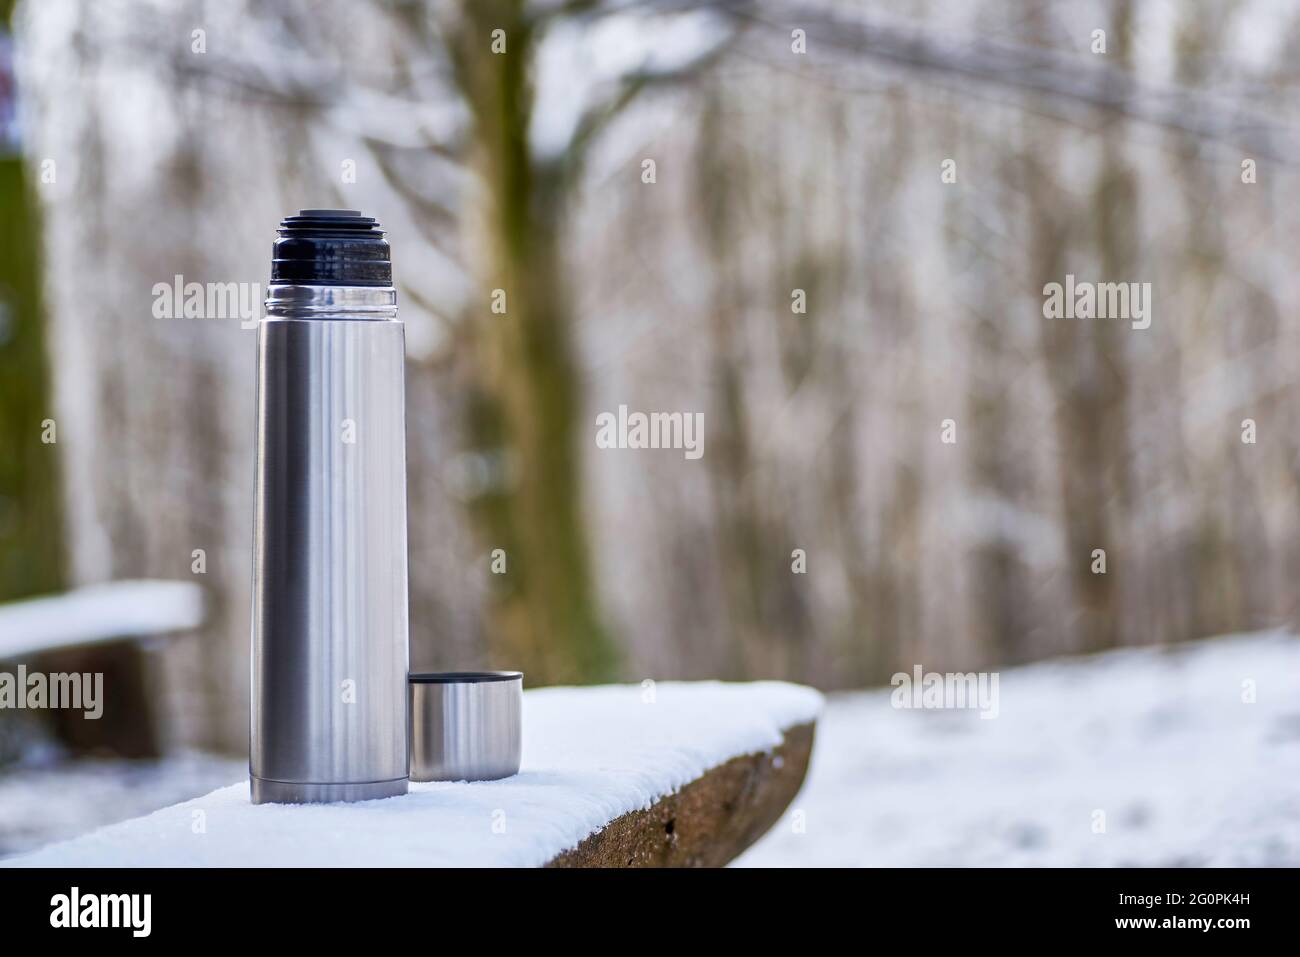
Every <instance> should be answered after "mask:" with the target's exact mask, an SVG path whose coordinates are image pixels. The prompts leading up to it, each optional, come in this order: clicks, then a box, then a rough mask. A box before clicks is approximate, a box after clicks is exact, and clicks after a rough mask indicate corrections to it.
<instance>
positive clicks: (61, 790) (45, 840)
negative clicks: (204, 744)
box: [0, 752, 248, 858]
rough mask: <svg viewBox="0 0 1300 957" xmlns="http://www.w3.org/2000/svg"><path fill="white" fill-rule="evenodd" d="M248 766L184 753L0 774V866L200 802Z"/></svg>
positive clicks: (244, 773)
mask: <svg viewBox="0 0 1300 957" xmlns="http://www.w3.org/2000/svg"><path fill="white" fill-rule="evenodd" d="M247 774H248V762H247V761H244V760H237V759H235V758H220V757H214V756H212V755H209V754H202V753H199V752H187V753H182V754H178V755H175V756H173V757H169V758H167V759H165V760H162V761H116V760H114V761H110V760H96V761H77V762H71V763H58V764H48V765H43V766H37V767H23V768H0V858H4V857H6V856H8V855H12V854H20V853H23V852H24V851H32V850H35V849H36V848H38V847H41V846H43V845H45V844H49V843H51V842H53V841H62V840H65V839H67V838H70V837H75V836H76V835H78V834H84V833H85V832H86V831H90V830H93V829H94V828H97V827H102V826H103V825H105V824H113V823H115V822H117V821H124V820H126V819H127V818H132V817H137V816H139V815H141V814H148V813H150V812H151V811H156V810H158V808H160V807H165V806H166V805H168V804H175V803H176V802H178V801H186V800H189V799H190V798H192V797H196V796H198V795H200V794H206V793H207V792H208V791H211V790H212V789H213V788H215V787H219V786H221V785H223V784H229V783H230V782H231V781H236V780H238V779H240V778H241V777H246V776H247Z"/></svg>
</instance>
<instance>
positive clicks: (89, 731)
mask: <svg viewBox="0 0 1300 957" xmlns="http://www.w3.org/2000/svg"><path fill="white" fill-rule="evenodd" d="M202 621H203V593H202V590H201V589H200V588H199V586H198V585H196V584H194V583H193V582H183V581H147V580H146V581H119V582H109V583H107V584H102V585H88V586H86V587H84V588H78V589H75V590H73V591H70V592H65V593H63V594H58V595H50V596H46V597H42V598H31V599H27V600H25V601H17V602H9V603H7V604H3V605H0V667H4V666H11V665H23V666H26V667H27V668H28V669H29V670H36V671H41V672H89V673H92V674H93V673H96V672H99V673H102V674H103V675H104V680H103V686H104V687H111V688H112V694H111V696H109V697H108V698H107V700H106V701H105V702H104V709H103V714H102V715H101V716H100V718H99V719H98V720H95V721H87V720H85V719H84V718H83V716H82V715H81V714H80V713H78V712H67V711H52V712H50V717H51V718H52V720H53V721H54V723H55V726H56V731H57V733H58V734H59V737H60V738H62V739H63V741H64V743H65V744H67V745H69V746H70V747H72V748H73V749H74V750H81V751H99V750H107V751H111V752H115V753H118V754H122V755H125V756H128V757H150V756H154V755H157V754H158V753H159V752H160V750H161V741H162V735H161V733H160V730H159V728H158V721H157V720H156V718H155V717H154V716H155V714H156V710H157V709H156V708H155V707H154V706H153V702H154V700H155V698H156V695H154V694H151V693H150V688H149V676H148V668H147V662H146V658H145V653H144V651H143V649H142V648H141V643H143V642H147V641H150V640H155V639H157V638H159V637H161V636H164V635H168V634H174V633H176V632H182V631H188V630H190V629H193V628H196V627H197V626H198V625H200V624H201V623H202Z"/></svg>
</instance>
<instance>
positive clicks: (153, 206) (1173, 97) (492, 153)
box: [0, 0, 1300, 773]
mask: <svg viewBox="0 0 1300 957" xmlns="http://www.w3.org/2000/svg"><path fill="white" fill-rule="evenodd" d="M0 11H3V12H4V13H6V14H7V15H8V16H6V18H5V19H6V20H7V21H9V22H10V23H11V30H12V33H11V36H10V38H9V39H6V41H5V45H4V46H3V48H0V55H2V56H3V62H4V87H3V88H2V89H0V110H3V113H2V114H0V120H2V121H3V130H4V153H5V155H4V157H3V158H2V159H0V202H3V216H4V223H5V225H4V230H3V238H2V239H0V243H2V245H0V286H2V287H3V295H4V312H3V317H2V318H0V399H2V402H3V404H2V405H0V599H3V600H6V601H10V600H17V599H22V598H26V597H29V596H32V595H38V594H51V593H59V592H62V591H65V590H68V589H71V588H75V587H77V586H82V585H87V584H92V583H101V582H109V581H117V580H127V579H167V580H183V581H188V582H194V583H196V584H198V585H199V586H200V587H201V588H202V591H203V595H204V600H205V615H204V622H203V624H202V626H201V627H199V628H196V629H187V630H185V631H184V632H183V633H179V634H176V635H173V636H170V637H167V638H164V639H160V640H159V641H158V642H157V643H156V644H154V645H153V646H151V649H150V650H149V651H148V652H147V662H146V666H144V667H146V671H147V681H148V685H147V687H148V688H150V689H152V690H150V691H149V695H148V696H149V700H150V702H151V703H152V706H153V707H155V708H157V709H158V713H157V715H156V716H155V720H156V721H157V724H158V726H159V727H160V728H161V729H163V730H162V734H163V739H164V740H163V741H162V743H161V744H160V745H159V746H160V747H163V748H166V749H181V750H183V751H184V750H188V749H198V750H201V751H203V752H208V753H215V754H222V755H229V756H231V759H232V760H234V761H237V760H238V759H239V757H240V756H241V755H243V754H244V753H245V749H246V745H247V734H248V731H247V702H248V640H249V634H248V625H249V600H250V596H249V585H250V575H251V570H250V554H251V532H252V475H253V462H252V453H253V444H252V438H253V403H254V398H255V392H254V351H255V335H256V334H255V332H252V331H249V330H247V329H245V328H241V323H240V321H239V319H238V317H231V318H223V319H157V318H154V316H153V311H152V310H153V304H154V291H153V289H154V286H155V284H156V283H171V282H172V281H173V277H174V276H177V275H181V276H183V277H184V279H185V281H187V282H191V281H192V282H200V283H208V282H221V283H226V282H240V283H261V284H263V286H264V285H265V282H266V280H267V278H268V274H269V266H268V256H269V251H270V243H271V240H272V238H273V230H274V227H275V225H276V224H277V223H278V221H279V219H280V218H281V217H282V216H284V215H286V214H288V213H291V212H293V211H296V210H297V209H298V208H299V207H320V206H340V207H350V208H354V209H360V210H363V211H364V212H365V213H366V214H368V215H373V216H376V217H378V218H379V219H380V220H381V222H382V223H383V224H384V226H385V227H386V228H387V229H388V230H389V239H390V241H391V243H392V247H393V258H394V270H395V274H396V277H397V283H398V287H399V303H400V309H401V313H400V314H401V317H402V319H403V320H404V321H405V322H406V324H407V336H408V368H407V392H408V396H407V401H408V458H409V489H410V491H409V496H410V601H411V609H410V610H411V629H412V630H411V649H412V667H413V668H416V669H421V670H424V669H468V668H477V667H498V668H506V667H508V668H520V669H522V670H524V671H525V672H526V673H527V674H528V680H529V683H530V684H531V685H537V684H549V683H586V682H596V681H605V680H615V679H621V680H641V679H643V678H646V677H650V678H655V679H668V678H705V677H708V678H724V679H748V678H758V677H779V678H786V679H790V680H794V681H799V682H805V683H809V684H813V685H816V686H817V687H819V688H823V689H827V690H837V689H852V688H864V687H871V686H877V685H882V684H887V683H888V680H889V676H890V675H891V674H892V673H894V672H896V671H899V670H903V671H910V670H911V668H912V666H913V665H914V664H916V663H922V664H924V666H925V667H926V668H927V669H931V670H941V671H942V670H969V669H990V668H1001V667H1007V666H1011V665H1016V664H1020V663H1026V662H1031V661H1035V660H1038V659H1043V658H1048V657H1056V656H1062V655H1073V654H1079V653H1093V652H1099V651H1105V650H1107V649H1113V648H1118V647H1121V646H1134V645H1156V646H1161V647H1165V646H1172V645H1175V644H1178V643H1182V642H1185V641H1188V640H1191V639H1199V638H1205V637H1211V636H1215V635H1221V634H1225V633H1232V632H1242V631H1250V630H1259V629H1266V628H1289V627H1292V626H1293V625H1294V623H1295V617H1296V614H1297V607H1296V603H1297V592H1296V589H1295V587H1294V582H1295V581H1296V580H1297V574H1298V573H1300V483H1298V482H1297V477H1298V475H1300V430H1297V428H1296V425H1295V423H1296V422H1297V421H1298V420H1300V390H1298V389H1297V385H1296V383H1297V381H1300V341H1298V336H1297V331H1298V330H1297V322H1296V317H1297V316H1298V315H1300V279H1298V278H1297V277H1298V275H1300V274H1298V273H1297V270H1296V268H1295V262H1294V257H1295V251H1296V249H1297V248H1300V204H1298V203H1297V202H1296V201H1295V197H1296V195H1297V194H1298V193H1300V166H1298V165H1297V157H1300V109H1298V104H1300V100H1298V99H1297V84H1298V83H1300V73H1298V72H1297V64H1300V9H1297V8H1296V7H1295V5H1294V4H1291V3H1288V2H1283V0H1276V2H1273V0H1223V2H1209V0H1205V2H1198V0H1187V2H1173V0H1086V2H1078V3H1071V4H1068V5H1067V4H1052V3H1046V2H1031V0H1020V2H1005V0H996V2H994V0H987V2H986V0H970V2H961V3H956V2H950V3H940V2H922V0H889V2H873V3H869V4H868V3H857V2H829V0H806V2H796V3H786V2H775V0H773V2H768V0H721V2H717V3H688V2H676V0H664V2H655V0H644V2H634V0H633V2H618V0H607V2H600V0H590V2H587V0H553V2H546V0H535V2H524V0H476V2H465V3H459V2H438V0H409V2H403V0H390V2H380V0H350V2H346V3H344V2H324V0H319V2H317V0H284V2H278V3H274V4H272V3H259V2H252V0H229V2H221V3H217V2H198V0H195V2H187V0H175V2H161V0H157V2H151V0H101V2H89V0H85V2H79V0H41V2H20V3H18V4H17V5H16V7H15V5H14V4H13V3H11V2H6V3H3V4H0ZM496 30H502V31H504V33H503V34H501V38H502V39H503V41H504V44H505V48H506V52H505V53H504V54H501V53H494V52H493V44H494V42H496V40H497V37H496V35H494V32H493V31H496ZM1095 31H1103V33H1104V36H1103V37H1102V38H1101V42H1102V43H1104V52H1101V51H1099V50H1097V46H1098V42H1099V39H1098V34H1097V33H1096V32H1095ZM647 160H653V161H654V181H653V182H646V176H645V171H646V168H647V167H646V161H647ZM948 160H951V161H952V164H953V165H951V166H949V167H947V168H948V169H950V170H953V171H954V172H955V182H945V181H944V177H943V171H944V169H945V165H944V164H945V162H946V161H948ZM1067 273H1070V274H1073V275H1075V276H1077V277H1078V278H1079V279H1081V280H1088V281H1121V282H1149V283H1150V284H1151V287H1152V290H1153V302H1152V313H1151V320H1152V321H1151V325H1150V328H1149V329H1145V330H1135V329H1133V328H1131V326H1130V324H1129V323H1128V322H1124V321H1085V320H1073V321H1071V320H1052V321H1049V320H1047V319H1045V318H1044V316H1043V286H1044V284H1045V283H1048V282H1062V281H1064V277H1065V275H1066V274H1067ZM494 289H503V290H505V291H506V295H507V311H506V314H505V315H499V314H496V313H494V312H493V311H492V308H491V296H492V291H493V290H494ZM798 290H802V292H803V296H804V298H805V300H806V309H805V310H804V311H799V310H797V309H795V308H792V304H793V303H794V301H795V298H796V291H798ZM621 404H622V405H627V406H628V407H629V408H630V409H633V410H643V411H681V412H703V414H704V423H705V428H704V454H703V456H702V457H701V458H700V459H698V460H688V459H687V458H685V456H683V454H682V453H681V452H680V451H672V450H660V451H628V450H601V449H598V448H597V446H596V443H595V432H596V427H595V422H596V416H597V415H598V414H599V413H600V412H605V411H614V410H616V409H617V408H618V406H619V405H621ZM46 419H53V420H54V421H55V422H57V442H55V443H49V442H46V441H42V423H43V422H44V421H45V420H46ZM947 419H951V420H953V422H954V423H955V428H956V436H957V441H956V442H955V443H953V444H946V443H944V442H942V441H941V428H942V423H943V422H944V420H947ZM1247 419H1249V420H1251V422H1252V423H1253V426H1251V427H1250V428H1251V429H1253V433H1254V435H1253V437H1254V439H1255V441H1253V442H1246V441H1243V435H1244V433H1245V430H1247V426H1246V425H1245V424H1244V423H1245V420H1247ZM497 548H501V549H505V551H506V554H507V556H508V569H509V570H508V574H505V575H494V574H492V572H491V568H490V554H491V552H492V550H493V549H497ZM1099 548H1100V549H1104V550H1105V552H1106V572H1105V574H1098V573H1096V572H1095V571H1094V565H1095V557H1094V550H1095V549H1099ZM198 549H201V550H202V552H203V555H204V562H203V563H202V564H203V569H202V572H201V573H196V572H195V571H194V568H195V550H198ZM796 549H802V550H803V554H804V555H805V556H806V567H807V571H806V573H804V574H795V573H794V572H792V556H793V553H794V551H795V550H796ZM122 653H123V654H126V653H128V652H125V651H123V652H122ZM131 653H134V652H131ZM1233 680H1234V682H1235V680H1236V679H1235V678H1234V679H1233ZM5 720H6V716H5V715H2V714H0V721H5ZM10 723H12V720H10ZM109 745H110V746H111V742H109ZM19 751H20V752H21V749H19ZM20 763H21V759H20ZM0 773H2V772H0Z"/></svg>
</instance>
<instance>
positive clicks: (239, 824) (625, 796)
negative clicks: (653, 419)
mask: <svg viewBox="0 0 1300 957" xmlns="http://www.w3.org/2000/svg"><path fill="white" fill-rule="evenodd" d="M821 707H822V698H821V695H820V694H818V693H817V692H816V691H813V690H812V689H810V688H804V687H800V686H798V685H791V684H785V683H782V682H757V683H753V684H722V683H718V682H699V683H661V684H658V685H657V686H656V685H651V684H649V683H646V684H645V685H644V686H642V685H629V686H619V685H614V686H605V687H598V688H543V689H540V690H535V691H528V692H525V694H524V752H523V766H522V769H521V770H520V773H519V774H518V775H516V776H515V777H512V778H508V779H506V780H503V781H491V782H481V783H474V784H469V783H463V782H462V783H450V784H445V783H444V784H413V785H412V786H411V793H409V794H407V795H405V796H403V797H396V798H388V799H386V800H382V801H367V802H362V803H358V804H330V805H310V806H293V807H289V806H282V805H273V804H264V805H257V806H254V805H252V804H250V803H249V799H248V783H247V781H244V782H240V783H238V784H233V785H231V786H230V787H226V788H221V789H220V790H217V791H213V792H212V793H210V794H207V795H205V796H203V797H200V798H196V799H194V800H192V801H186V802H185V803H183V804H177V805H173V806H172V807H168V808H164V809H163V810H161V811H158V812H156V813H154V814H151V815H149V816H147V817H142V818H137V819H136V820H132V821H125V822H123V823H121V824H115V825H112V826H110V827H106V828H101V829H100V830H98V831H95V832H93V833H91V834H88V835H85V836H83V837H79V838H76V839H74V840H71V841H66V842H63V843H61V844H55V845H52V846H50V847H47V848H44V849H43V850H40V851H37V852H35V853H33V854H29V855H26V856H22V857H16V858H11V859H9V860H6V861H4V862H3V864H4V866H10V867H13V866H18V867H22V866H31V867H44V866H90V867H97V866H119V867H120V866H163V867H171V866H224V867H230V866H261V865H306V866H333V865H369V866H375V865H392V866H417V867H428V866H436V865H453V866H477V865H489V866H491V865H495V866H539V865H553V866H591V865H594V866H615V867H628V866H673V865H706V866H708V865H721V864H725V863H726V862H727V861H729V860H731V859H732V858H733V857H735V856H736V855H737V854H739V853H740V852H741V851H742V850H744V849H745V848H746V847H748V846H749V845H750V844H752V843H753V842H754V841H755V840H757V839H758V838H759V837H760V836H761V835H762V834H763V833H765V832H766V831H767V830H768V829H769V828H771V827H772V825H773V824H774V823H776V822H777V821H778V820H780V818H781V816H782V812H783V811H784V810H785V808H786V807H787V805H788V804H789V803H790V801H791V800H792V799H793V798H794V796H795V794H796V793H797V792H798V790H799V787H800V785H801V783H802V782H803V778H804V774H805V772H806V771H807V767H808V760H809V756H810V754H811V751H812V740H813V726H814V723H815V721H816V719H817V716H818V714H819V713H820V711H821Z"/></svg>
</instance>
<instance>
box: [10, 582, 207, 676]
mask: <svg viewBox="0 0 1300 957" xmlns="http://www.w3.org/2000/svg"><path fill="white" fill-rule="evenodd" d="M202 621H203V592H202V590H201V589H200V588H199V586H198V585H196V584H194V583H193V582H183V581H148V580H144V581H119V582H109V583H107V584H103V585H87V586H86V587H84V588H78V589H75V590H74V591H70V592H66V593H64V594H61V595H50V596H47V597H42V598H30V599H27V600H25V601H16V602H9V603H7V604H3V605H0V661H15V660H17V659H18V658H21V657H23V656H25V655H33V654H40V653H43V652H48V651H55V650H58V649H63V648H75V647H81V646H84V645H95V644H102V643H104V642H110V641H121V640H124V639H131V638H148V637H151V636H154V635H160V634H165V633H167V632H172V631H186V630H189V629H191V628H196V627H198V626H199V625H200V624H201V623H202Z"/></svg>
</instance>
